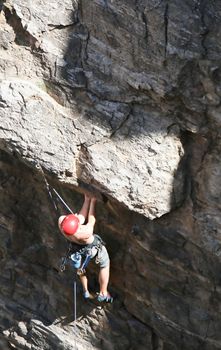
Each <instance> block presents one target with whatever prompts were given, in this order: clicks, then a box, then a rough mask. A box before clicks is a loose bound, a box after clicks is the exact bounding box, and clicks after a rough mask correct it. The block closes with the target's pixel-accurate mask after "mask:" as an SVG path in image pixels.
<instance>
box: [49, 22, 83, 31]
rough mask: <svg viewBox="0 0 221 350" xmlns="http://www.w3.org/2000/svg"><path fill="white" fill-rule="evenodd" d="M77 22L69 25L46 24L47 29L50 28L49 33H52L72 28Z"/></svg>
mask: <svg viewBox="0 0 221 350" xmlns="http://www.w3.org/2000/svg"><path fill="white" fill-rule="evenodd" d="M76 23H77V22H73V23H70V24H66V25H64V24H59V25H54V24H48V27H49V28H50V29H49V31H50V32H52V31H53V30H62V29H66V28H73V27H74V26H75V25H76Z"/></svg>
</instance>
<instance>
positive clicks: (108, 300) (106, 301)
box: [97, 294, 114, 303]
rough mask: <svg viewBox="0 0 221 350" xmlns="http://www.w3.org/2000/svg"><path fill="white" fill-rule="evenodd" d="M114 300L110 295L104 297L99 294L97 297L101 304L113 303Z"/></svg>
mask: <svg viewBox="0 0 221 350" xmlns="http://www.w3.org/2000/svg"><path fill="white" fill-rule="evenodd" d="M113 300H114V299H113V298H112V296H110V294H107V295H102V294H98V296H97V301H99V303H102V302H104V303H113Z"/></svg>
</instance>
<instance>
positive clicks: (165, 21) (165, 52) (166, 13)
mask: <svg viewBox="0 0 221 350" xmlns="http://www.w3.org/2000/svg"><path fill="white" fill-rule="evenodd" d="M168 12H169V5H168V3H167V4H166V6H165V11H164V27H165V29H164V30H165V32H164V33H165V47H164V56H165V58H166V56H167V44H168V20H169V17H168Z"/></svg>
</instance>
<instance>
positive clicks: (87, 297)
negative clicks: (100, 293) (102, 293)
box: [83, 290, 91, 300]
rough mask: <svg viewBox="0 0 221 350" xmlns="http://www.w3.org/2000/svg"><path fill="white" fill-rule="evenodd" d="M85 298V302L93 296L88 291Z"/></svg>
mask: <svg viewBox="0 0 221 350" xmlns="http://www.w3.org/2000/svg"><path fill="white" fill-rule="evenodd" d="M83 297H84V299H85V300H87V299H90V298H91V294H90V293H89V292H88V290H86V291H85V292H83Z"/></svg>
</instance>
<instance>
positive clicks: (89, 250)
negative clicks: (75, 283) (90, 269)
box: [65, 235, 105, 276]
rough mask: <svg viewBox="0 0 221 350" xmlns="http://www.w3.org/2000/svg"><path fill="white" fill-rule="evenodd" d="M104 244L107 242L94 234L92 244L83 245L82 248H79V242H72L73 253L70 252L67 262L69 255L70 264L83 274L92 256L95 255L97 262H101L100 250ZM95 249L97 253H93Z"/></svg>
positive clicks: (79, 273) (78, 272)
mask: <svg viewBox="0 0 221 350" xmlns="http://www.w3.org/2000/svg"><path fill="white" fill-rule="evenodd" d="M103 245H105V243H104V241H103V240H102V238H101V237H100V236H99V235H94V241H93V242H92V243H91V244H87V245H85V246H82V248H81V249H79V245H78V244H74V243H72V252H71V254H70V251H69V252H68V254H67V255H66V256H67V258H66V261H65V262H66V263H67V260H68V257H69V259H70V260H71V261H70V265H71V266H72V267H73V268H75V269H76V270H77V274H78V275H79V276H81V275H83V274H85V270H86V267H87V266H88V264H89V262H90V261H91V259H92V258H94V257H95V263H97V264H98V263H99V252H100V251H101V249H102V246H103ZM94 250H95V251H96V252H95V254H93V251H94ZM83 258H84V259H83ZM82 261H83V262H82Z"/></svg>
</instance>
